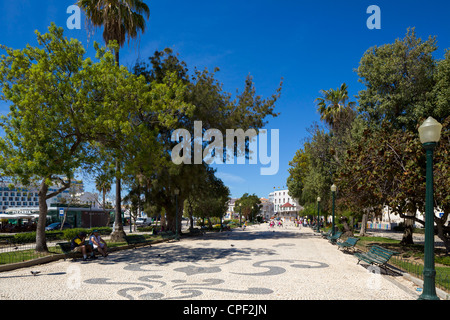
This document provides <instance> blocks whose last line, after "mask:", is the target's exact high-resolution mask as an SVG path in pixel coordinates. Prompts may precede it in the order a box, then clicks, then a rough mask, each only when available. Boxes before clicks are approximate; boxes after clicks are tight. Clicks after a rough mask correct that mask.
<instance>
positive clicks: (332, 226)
mask: <svg viewBox="0 0 450 320" xmlns="http://www.w3.org/2000/svg"><path fill="white" fill-rule="evenodd" d="M336 189H337V187H336V185H335V184H334V183H333V185H332V186H331V195H332V198H333V204H332V206H331V208H332V212H333V215H332V220H331V228H332V229H331V234H332V235H333V236H334V200H335V194H336Z"/></svg>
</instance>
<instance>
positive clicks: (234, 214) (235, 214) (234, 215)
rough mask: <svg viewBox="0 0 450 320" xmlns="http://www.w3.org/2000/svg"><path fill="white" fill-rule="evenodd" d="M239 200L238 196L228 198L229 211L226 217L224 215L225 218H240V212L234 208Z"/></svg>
mask: <svg viewBox="0 0 450 320" xmlns="http://www.w3.org/2000/svg"><path fill="white" fill-rule="evenodd" d="M237 200H238V198H231V199H230V200H228V203H227V205H228V207H227V212H226V214H225V217H224V219H225V220H231V219H236V218H239V212H236V211H235V210H234V205H235V203H236V201H237Z"/></svg>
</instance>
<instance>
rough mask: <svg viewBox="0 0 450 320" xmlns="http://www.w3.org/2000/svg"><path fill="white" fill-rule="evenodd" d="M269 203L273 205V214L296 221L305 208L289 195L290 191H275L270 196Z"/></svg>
mask: <svg viewBox="0 0 450 320" xmlns="http://www.w3.org/2000/svg"><path fill="white" fill-rule="evenodd" d="M269 201H270V202H271V203H273V214H274V215H276V216H279V217H282V218H285V219H286V218H287V219H294V218H296V217H297V214H298V213H299V211H301V210H303V207H302V206H301V205H299V204H298V202H297V200H295V199H293V198H292V197H291V196H290V195H289V190H288V189H284V190H275V191H273V192H271V193H270V194H269Z"/></svg>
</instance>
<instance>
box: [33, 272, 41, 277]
mask: <svg viewBox="0 0 450 320" xmlns="http://www.w3.org/2000/svg"><path fill="white" fill-rule="evenodd" d="M39 273H41V272H40V271H31V274H32V275H33V276H36V275H38V274H39Z"/></svg>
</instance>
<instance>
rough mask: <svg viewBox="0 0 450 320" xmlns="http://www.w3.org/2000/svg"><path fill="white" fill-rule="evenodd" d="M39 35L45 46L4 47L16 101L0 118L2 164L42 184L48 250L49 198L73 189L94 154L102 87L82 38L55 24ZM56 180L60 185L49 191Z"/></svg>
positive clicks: (1, 69)
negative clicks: (66, 34) (75, 178)
mask: <svg viewBox="0 0 450 320" xmlns="http://www.w3.org/2000/svg"><path fill="white" fill-rule="evenodd" d="M36 34H37V41H38V43H39V45H40V47H32V46H30V45H28V46H27V47H26V48H24V49H22V50H13V49H10V48H7V47H5V46H2V49H3V50H6V54H7V55H3V56H2V58H1V60H0V86H1V89H2V96H1V99H2V100H4V101H8V102H10V103H11V105H10V112H9V114H8V115H7V116H3V117H2V122H1V126H2V128H3V130H4V131H5V136H4V137H2V138H0V167H1V171H2V175H6V176H11V177H13V178H14V179H16V180H18V181H19V182H20V183H22V184H23V185H29V184H30V183H32V182H35V183H38V184H39V185H40V187H39V211H40V212H39V220H38V226H37V231H36V250H37V251H46V250H47V245H46V239H45V223H46V217H47V204H46V200H47V199H49V198H51V197H54V196H56V195H57V194H59V193H61V192H62V191H64V190H66V189H68V188H69V187H70V179H71V178H72V177H73V173H74V170H75V169H77V168H79V167H80V166H82V165H83V164H86V163H91V162H92V161H93V159H94V155H93V154H92V153H91V150H90V148H89V143H88V142H89V140H90V139H91V138H92V135H93V132H92V128H93V127H94V126H95V124H94V122H93V117H92V110H93V108H96V105H95V102H94V101H92V99H90V96H91V95H92V94H94V93H95V91H96V90H97V89H98V87H97V86H96V85H97V84H96V83H94V82H93V81H90V80H92V79H93V78H94V74H95V72H96V70H95V68H94V65H93V64H92V62H91V59H89V58H88V59H84V60H83V55H84V54H85V50H84V48H83V46H82V45H81V43H80V42H79V41H77V40H70V41H69V40H67V39H66V38H64V37H63V29H62V28H57V27H56V26H55V25H54V24H52V26H51V27H49V33H46V34H40V33H39V32H37V31H36ZM101 64H102V66H104V64H107V62H106V61H102V62H101ZM55 184H57V185H59V186H60V187H59V189H58V190H57V191H55V192H52V193H48V190H49V187H50V186H52V185H55Z"/></svg>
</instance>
